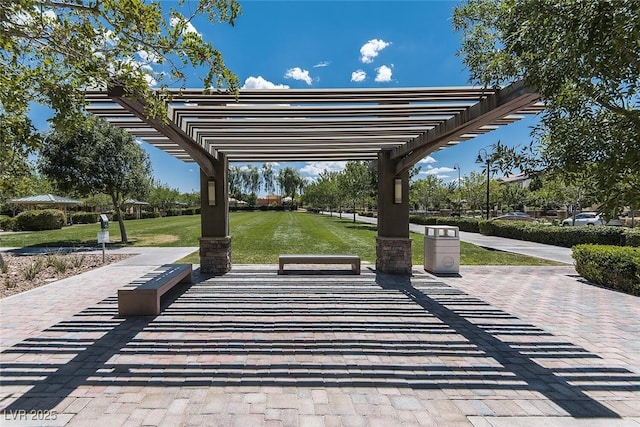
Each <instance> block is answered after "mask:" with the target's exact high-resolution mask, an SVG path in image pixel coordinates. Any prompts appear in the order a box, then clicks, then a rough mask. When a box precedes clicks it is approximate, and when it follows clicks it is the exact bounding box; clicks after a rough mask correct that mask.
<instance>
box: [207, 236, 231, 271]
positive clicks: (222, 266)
mask: <svg viewBox="0 0 640 427" xmlns="http://www.w3.org/2000/svg"><path fill="white" fill-rule="evenodd" d="M200 271H201V272H203V273H212V274H224V273H228V272H229V271H231V236H227V237H201V238H200Z"/></svg>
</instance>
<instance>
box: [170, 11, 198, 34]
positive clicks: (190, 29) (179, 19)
mask: <svg viewBox="0 0 640 427" xmlns="http://www.w3.org/2000/svg"><path fill="white" fill-rule="evenodd" d="M169 24H170V25H171V26H172V27H177V26H178V25H183V29H182V33H183V34H189V33H190V34H196V35H197V36H198V37H202V34H200V32H198V30H196V27H194V26H193V24H192V23H191V22H189V21H187V20H186V19H185V18H184V17H183V16H180V15H174V16H172V17H171V20H170V21H169Z"/></svg>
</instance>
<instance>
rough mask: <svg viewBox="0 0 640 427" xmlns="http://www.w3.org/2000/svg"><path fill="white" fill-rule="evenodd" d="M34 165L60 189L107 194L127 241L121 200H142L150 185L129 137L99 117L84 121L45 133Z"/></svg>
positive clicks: (147, 168) (145, 163)
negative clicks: (63, 129)
mask: <svg viewBox="0 0 640 427" xmlns="http://www.w3.org/2000/svg"><path fill="white" fill-rule="evenodd" d="M40 161H41V163H40V169H41V170H42V172H43V173H44V174H45V175H46V176H47V177H49V178H50V179H51V180H53V181H54V182H55V183H56V184H57V186H58V188H60V189H61V190H63V191H76V192H77V193H79V194H81V195H83V196H87V195H92V194H97V193H105V194H107V195H109V197H110V198H111V202H112V204H113V208H114V210H115V212H117V213H118V220H119V225H120V233H121V236H122V241H123V242H124V243H127V233H126V230H125V227H124V221H123V216H124V206H123V202H124V200H125V199H127V198H135V199H144V198H145V197H146V195H147V193H148V191H149V188H150V185H151V163H150V162H149V158H148V155H147V154H146V153H145V152H144V150H143V149H142V148H141V147H140V146H139V145H138V143H137V142H136V140H135V139H134V138H133V137H132V136H131V135H129V134H128V133H126V132H125V131H123V130H122V129H118V128H115V127H112V126H111V125H109V124H108V123H107V122H106V121H104V120H102V119H98V118H96V117H93V116H90V117H86V118H85V120H84V121H83V122H82V123H79V124H78V125H77V126H75V127H74V129H73V130H72V131H59V130H55V131H54V132H53V133H51V135H49V136H48V137H47V141H46V144H44V147H43V150H42V153H41V159H40Z"/></svg>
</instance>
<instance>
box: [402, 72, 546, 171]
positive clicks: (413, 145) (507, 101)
mask: <svg viewBox="0 0 640 427" xmlns="http://www.w3.org/2000/svg"><path fill="white" fill-rule="evenodd" d="M539 99H540V95H539V94H538V93H537V92H535V91H534V90H532V89H531V88H529V87H526V86H525V85H524V82H523V81H522V80H520V81H517V82H515V83H512V84H510V85H509V86H507V87H505V88H503V89H500V90H499V91H497V92H496V93H494V94H490V95H488V96H487V97H486V98H483V99H481V100H480V101H479V102H478V103H476V104H474V105H472V106H471V107H469V108H467V109H466V110H465V111H463V112H462V113H460V114H457V115H455V116H453V117H451V118H450V119H448V120H446V121H444V122H443V123H441V124H439V125H437V126H435V127H434V128H433V129H431V130H428V131H427V132H424V133H423V134H421V135H420V136H418V137H417V138H415V139H414V140H412V141H409V142H408V143H406V144H404V145H402V146H401V147H398V148H396V149H394V150H393V151H392V152H391V158H392V159H394V160H395V161H396V162H397V163H396V174H401V173H403V172H406V171H408V170H409V169H411V167H412V166H413V165H415V164H416V163H418V162H419V161H420V160H421V159H422V158H424V156H426V155H427V154H429V153H432V152H434V151H436V150H437V149H439V148H440V147H443V146H445V145H446V144H447V143H448V142H449V141H451V140H457V139H459V138H460V137H461V136H462V135H464V134H466V133H472V132H473V131H475V130H477V129H478V128H480V127H481V126H484V125H488V124H491V123H493V122H495V121H496V120H499V119H501V118H503V117H505V116H507V115H509V114H512V113H515V112H517V111H520V110H522V109H523V108H524V107H526V106H528V105H531V104H534V103H535V102H537V101H538V100H539Z"/></svg>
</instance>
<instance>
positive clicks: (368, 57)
mask: <svg viewBox="0 0 640 427" xmlns="http://www.w3.org/2000/svg"><path fill="white" fill-rule="evenodd" d="M390 44H391V43H387V42H385V41H384V40H378V39H372V40H369V41H368V42H366V43H365V44H364V45H362V47H361V48H360V61H362V62H364V63H365V64H370V63H372V62H373V58H375V57H376V56H378V52H380V51H381V50H382V49H384V48H385V47H387V46H389V45H390Z"/></svg>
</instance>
